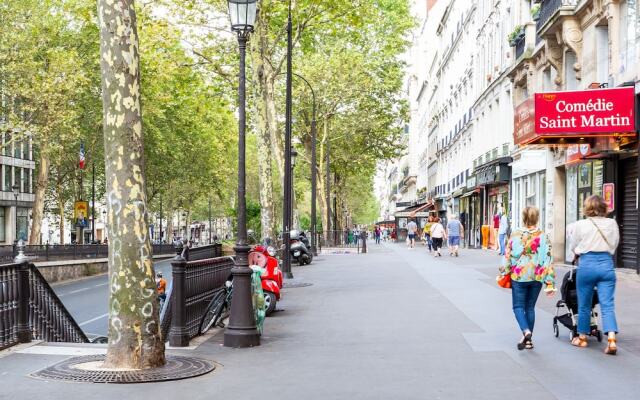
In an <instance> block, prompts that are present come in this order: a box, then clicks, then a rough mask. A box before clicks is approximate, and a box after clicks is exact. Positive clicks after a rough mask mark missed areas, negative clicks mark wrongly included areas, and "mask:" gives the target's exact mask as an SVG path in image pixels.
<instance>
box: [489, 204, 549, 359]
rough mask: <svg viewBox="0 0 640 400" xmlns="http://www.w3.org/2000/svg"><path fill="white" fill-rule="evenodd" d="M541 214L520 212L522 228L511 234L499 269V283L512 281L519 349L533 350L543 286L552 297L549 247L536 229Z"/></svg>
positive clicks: (512, 299)
mask: <svg viewBox="0 0 640 400" xmlns="http://www.w3.org/2000/svg"><path fill="white" fill-rule="evenodd" d="M539 216H540V212H539V211H538V209H537V208H535V207H526V208H525V209H524V210H523V211H522V222H523V225H524V227H523V228H518V229H516V230H515V231H514V232H513V235H512V236H511V239H510V240H509V242H508V243H507V247H506V252H505V253H506V254H505V256H504V262H503V266H502V267H501V268H500V274H501V276H499V279H498V283H499V284H500V282H501V279H502V277H504V276H505V275H509V276H510V278H511V301H512V307H513V314H514V316H515V318H516V321H517V323H518V326H519V327H520V331H521V332H522V338H521V339H520V341H519V342H518V344H517V347H518V350H524V349H532V348H533V342H532V340H531V337H532V335H533V327H534V324H535V319H536V315H535V307H536V302H537V301H538V295H539V294H540V290H542V286H543V284H544V285H545V286H546V288H545V292H546V293H547V295H548V296H553V294H554V292H555V291H556V289H555V272H554V270H553V265H552V264H551V261H552V258H551V244H550V243H549V239H548V238H547V235H545V234H544V232H542V230H540V229H539V228H538V219H539Z"/></svg>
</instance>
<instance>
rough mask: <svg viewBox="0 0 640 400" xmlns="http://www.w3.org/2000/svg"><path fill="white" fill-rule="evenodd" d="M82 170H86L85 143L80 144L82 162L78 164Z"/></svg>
mask: <svg viewBox="0 0 640 400" xmlns="http://www.w3.org/2000/svg"><path fill="white" fill-rule="evenodd" d="M78 166H79V167H80V169H84V143H80V161H79V162H78Z"/></svg>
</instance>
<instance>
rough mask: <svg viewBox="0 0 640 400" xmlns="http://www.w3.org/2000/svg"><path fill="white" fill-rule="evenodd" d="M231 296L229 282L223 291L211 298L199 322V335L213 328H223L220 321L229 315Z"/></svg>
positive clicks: (231, 291)
mask: <svg viewBox="0 0 640 400" xmlns="http://www.w3.org/2000/svg"><path fill="white" fill-rule="evenodd" d="M232 295H233V286H232V285H231V281H230V280H229V281H227V282H226V283H225V287H224V289H223V290H222V291H220V292H219V293H218V294H216V295H215V296H213V299H211V301H210V302H209V305H208V306H207V310H206V311H205V313H204V315H203V316H202V319H201V320H200V328H199V331H200V334H201V335H202V334H204V333H206V332H207V331H209V329H211V327H213V326H218V327H220V328H224V322H222V321H223V320H224V317H226V316H227V315H228V314H229V309H230V307H231V296H232Z"/></svg>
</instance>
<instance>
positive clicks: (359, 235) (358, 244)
mask: <svg viewBox="0 0 640 400" xmlns="http://www.w3.org/2000/svg"><path fill="white" fill-rule="evenodd" d="M317 235H318V236H317V243H318V250H320V251H321V250H322V249H323V248H353V249H356V250H357V252H358V253H360V252H361V251H362V249H363V247H364V246H366V239H367V238H368V233H367V232H364V231H349V230H333V231H323V232H318V233H317Z"/></svg>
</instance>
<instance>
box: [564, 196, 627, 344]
mask: <svg viewBox="0 0 640 400" xmlns="http://www.w3.org/2000/svg"><path fill="white" fill-rule="evenodd" d="M583 212H584V215H585V216H586V217H587V218H586V219H583V220H581V221H578V222H576V224H575V228H574V232H573V235H572V237H571V247H570V248H571V251H573V253H574V254H575V255H576V260H577V264H578V271H577V274H576V289H577V291H578V336H577V337H575V338H574V339H573V340H572V341H571V344H572V345H574V346H576V347H587V346H588V343H587V335H588V334H589V331H590V328H591V306H592V302H593V290H594V288H595V287H597V288H598V298H599V300H600V312H601V314H602V326H603V330H604V331H605V332H606V333H607V336H608V338H607V348H606V349H605V351H604V352H605V354H609V355H615V354H616V353H617V350H618V349H617V345H616V334H617V333H618V324H617V322H616V313H615V304H614V297H615V290H616V272H615V265H614V262H613V254H615V252H616V248H617V247H618V243H619V242H620V229H619V228H618V224H617V222H616V221H615V220H614V219H612V218H607V204H606V203H605V201H604V200H603V199H602V197H600V196H597V195H594V196H590V197H589V198H587V199H586V200H585V202H584V209H583Z"/></svg>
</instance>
